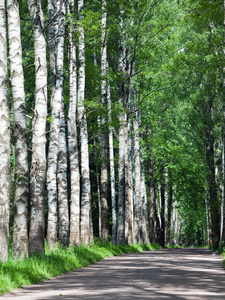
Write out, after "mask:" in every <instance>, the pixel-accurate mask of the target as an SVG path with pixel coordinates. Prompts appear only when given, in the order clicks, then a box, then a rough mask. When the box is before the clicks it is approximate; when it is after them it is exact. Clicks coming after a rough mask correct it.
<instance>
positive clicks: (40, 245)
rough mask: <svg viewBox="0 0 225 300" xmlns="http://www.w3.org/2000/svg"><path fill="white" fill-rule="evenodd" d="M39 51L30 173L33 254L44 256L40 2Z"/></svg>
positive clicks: (36, 22) (38, 12)
mask: <svg viewBox="0 0 225 300" xmlns="http://www.w3.org/2000/svg"><path fill="white" fill-rule="evenodd" d="M28 7H29V11H30V15H31V19H32V23H33V35H34V48H35V49H34V51H35V74H36V77H35V108H34V116H33V120H32V133H33V136H32V161H31V169H30V192H31V214H30V234H29V252H31V253H34V252H42V253H43V252H44V201H45V175H46V117H47V62H46V42H45V36H44V15H43V12H42V7H41V1H40V0H35V1H34V0H29V1H28Z"/></svg>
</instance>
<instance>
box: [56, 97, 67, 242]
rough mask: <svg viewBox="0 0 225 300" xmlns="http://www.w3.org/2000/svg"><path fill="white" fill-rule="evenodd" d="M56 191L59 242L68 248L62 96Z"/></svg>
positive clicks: (65, 153) (65, 157) (65, 154)
mask: <svg viewBox="0 0 225 300" xmlns="http://www.w3.org/2000/svg"><path fill="white" fill-rule="evenodd" d="M57 183H58V184H57V190H58V215H59V224H58V226H59V242H60V243H61V244H62V245H64V246H68V244H69V210H68V184H67V145H66V128H65V117H64V101H63V95H62V103H61V112H60V131H59V149H58V169H57Z"/></svg>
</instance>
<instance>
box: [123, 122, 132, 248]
mask: <svg viewBox="0 0 225 300" xmlns="http://www.w3.org/2000/svg"><path fill="white" fill-rule="evenodd" d="M127 117H128V116H127ZM127 117H126V129H125V242H126V243H128V244H133V216H132V203H131V189H130V177H131V171H130V164H129V145H128V136H129V120H127Z"/></svg>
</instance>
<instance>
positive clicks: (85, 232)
mask: <svg viewBox="0 0 225 300" xmlns="http://www.w3.org/2000/svg"><path fill="white" fill-rule="evenodd" d="M83 10H84V1H83V0H79V1H78V14H79V20H80V22H82V20H83V18H84V17H83V14H82V12H83ZM78 60H79V62H78V63H79V70H78V107H77V110H78V123H79V127H80V157H81V223H80V235H81V243H82V244H83V245H86V246H88V245H89V244H90V238H91V234H92V233H91V226H90V225H91V224H90V221H91V182H90V170H89V151H88V131H87V120H86V112H85V108H84V92H85V43H84V28H83V26H82V24H80V25H79V46H78Z"/></svg>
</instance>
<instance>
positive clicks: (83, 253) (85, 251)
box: [0, 242, 161, 295]
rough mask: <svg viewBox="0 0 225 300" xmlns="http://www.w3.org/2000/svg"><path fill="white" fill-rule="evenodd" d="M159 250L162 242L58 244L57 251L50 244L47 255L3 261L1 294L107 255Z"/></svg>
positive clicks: (0, 283) (1, 263)
mask: <svg viewBox="0 0 225 300" xmlns="http://www.w3.org/2000/svg"><path fill="white" fill-rule="evenodd" d="M158 249H161V247H160V246H159V245H158V244H154V245H151V244H150V245H144V244H142V245H137V244H134V245H118V246H114V245H112V244H111V243H105V242H95V243H93V244H92V245H91V246H90V247H85V246H79V247H78V246H71V247H69V248H65V247H62V246H60V245H58V247H57V249H55V250H50V249H48V248H47V247H46V250H45V255H31V256H30V257H29V258H28V259H24V260H17V259H15V258H12V257H10V258H9V260H8V261H7V262H5V263H3V262H0V295H2V294H4V293H6V292H9V291H13V290H15V289H16V288H21V287H23V286H26V285H30V284H34V283H38V282H41V281H44V280H47V279H50V278H52V277H54V276H58V275H61V274H63V273H65V272H68V271H72V270H74V269H79V268H82V267H85V266H88V265H90V264H92V263H94V262H97V261H100V260H102V259H103V258H107V257H111V256H117V255H122V254H127V253H134V252H141V251H146V250H158Z"/></svg>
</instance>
